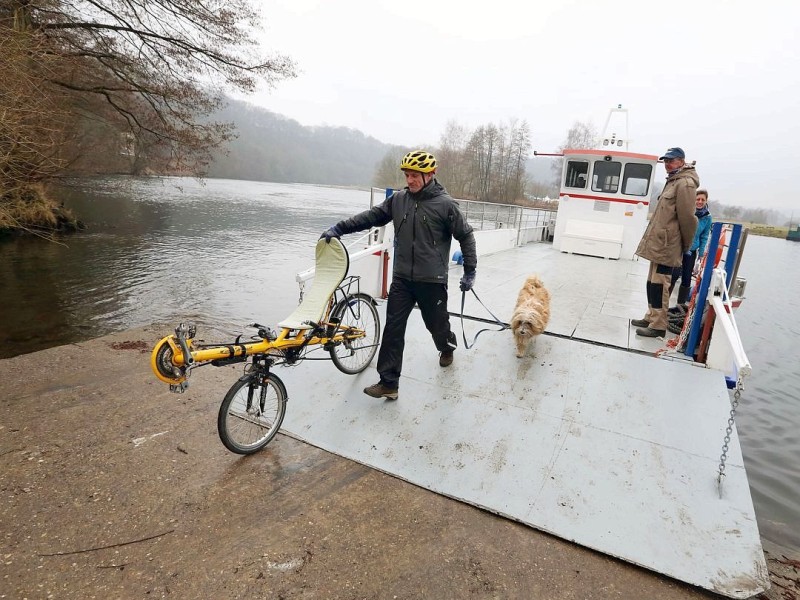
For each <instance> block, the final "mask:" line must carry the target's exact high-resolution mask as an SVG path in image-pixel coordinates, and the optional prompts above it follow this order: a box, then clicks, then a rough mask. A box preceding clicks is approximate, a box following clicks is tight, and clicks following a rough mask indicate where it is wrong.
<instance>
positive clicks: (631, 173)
mask: <svg viewBox="0 0 800 600" xmlns="http://www.w3.org/2000/svg"><path fill="white" fill-rule="evenodd" d="M652 174H653V165H643V164H641V163H628V164H627V165H625V175H624V176H623V177H622V193H623V194H630V195H631V196H646V195H647V188H648V186H649V184H650V176H651V175H652Z"/></svg>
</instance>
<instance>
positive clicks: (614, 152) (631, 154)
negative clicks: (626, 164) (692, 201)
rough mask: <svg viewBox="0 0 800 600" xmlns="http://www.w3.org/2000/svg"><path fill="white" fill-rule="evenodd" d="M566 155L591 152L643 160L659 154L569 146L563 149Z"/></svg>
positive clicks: (594, 154)
mask: <svg viewBox="0 0 800 600" xmlns="http://www.w3.org/2000/svg"><path fill="white" fill-rule="evenodd" d="M563 154H564V156H570V155H574V154H579V155H585V154H590V155H593V156H609V155H610V156H618V157H620V158H638V159H643V160H655V161H657V160H658V156H657V155H655V154H639V153H636V152H623V151H621V150H611V149H609V150H602V149H600V150H598V149H578V148H567V149H565V150H564V151H563Z"/></svg>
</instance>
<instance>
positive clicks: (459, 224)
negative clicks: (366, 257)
mask: <svg viewBox="0 0 800 600" xmlns="http://www.w3.org/2000/svg"><path fill="white" fill-rule="evenodd" d="M389 221H392V222H393V223H394V248H395V251H394V271H393V273H394V277H399V278H402V279H408V280H410V281H422V282H433V283H447V272H448V269H449V265H450V242H451V240H452V239H453V238H455V239H457V240H458V242H459V244H461V254H462V255H463V256H464V271H465V272H470V271H474V270H475V267H476V266H477V265H478V257H477V253H476V250H475V236H474V235H472V226H471V225H469V223H467V220H466V219H465V218H464V215H463V214H462V212H461V210H460V209H459V208H458V204H456V202H455V200H453V199H452V198H451V197H450V195H449V194H448V193H447V190H445V189H444V187H442V185H441V184H440V183H439V182H438V181H436V180H435V179H434V180H432V181H431V182H430V183H428V185H426V186H425V187H424V188H422V189H421V190H420V191H419V192H417V193H416V194H412V193H411V192H409V191H408V188H406V189H403V190H400V191H398V192H395V193H394V194H392V195H391V196H389V197H388V198H387V199H386V200H384V201H383V202H382V203H381V204H379V205H377V206H373V207H372V208H371V209H369V210H365V211H364V212H362V213H359V214H357V215H355V216H354V217H351V218H349V219H345V220H344V221H339V222H338V223H337V224H336V227H337V228H338V229H339V231H340V232H341V233H342V234H346V233H353V232H355V231H362V230H364V229H369V228H370V227H382V226H383V225H386V224H387V223H389Z"/></svg>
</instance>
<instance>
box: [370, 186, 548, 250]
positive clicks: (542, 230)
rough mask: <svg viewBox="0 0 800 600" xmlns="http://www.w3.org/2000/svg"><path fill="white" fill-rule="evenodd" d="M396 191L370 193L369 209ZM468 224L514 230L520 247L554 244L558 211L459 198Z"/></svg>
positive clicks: (389, 189)
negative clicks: (531, 244) (537, 243)
mask: <svg viewBox="0 0 800 600" xmlns="http://www.w3.org/2000/svg"><path fill="white" fill-rule="evenodd" d="M393 191H395V190H393V189H391V188H376V187H373V188H371V190H370V207H372V206H374V205H375V204H376V203H378V202H382V201H383V200H384V198H386V197H388V196H389V195H390V194H391V193H392V192H393ZM455 200H456V202H458V205H459V207H460V208H461V211H462V212H463V213H464V216H465V217H466V219H467V222H468V223H469V224H470V225H472V227H473V228H474V229H475V230H477V231H492V230H495V229H514V230H516V232H517V236H516V237H517V239H516V243H517V245H518V246H521V245H523V244H527V243H528V242H546V241H551V240H552V236H553V233H554V232H555V224H556V211H555V210H550V209H547V208H532V207H528V206H520V205H518V204H501V203H499V202H481V201H479V200H464V199H462V198H456V199H455Z"/></svg>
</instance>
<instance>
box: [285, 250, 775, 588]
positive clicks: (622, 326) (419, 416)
mask: <svg viewBox="0 0 800 600" xmlns="http://www.w3.org/2000/svg"><path fill="white" fill-rule="evenodd" d="M566 259H568V260H566ZM646 268H647V263H646V262H643V263H640V262H636V261H608V260H604V259H599V258H591V257H580V256H569V255H565V254H562V253H559V252H557V251H555V250H554V249H553V248H552V246H550V245H545V244H533V245H529V246H526V247H522V248H518V249H516V250H512V251H507V252H502V253H498V254H495V255H490V256H486V257H482V258H481V260H480V263H479V267H478V279H477V284H476V291H477V293H478V294H479V295H480V297H481V299H482V300H483V302H484V303H485V304H486V305H487V306H488V307H489V308H490V309H491V310H492V312H494V313H495V314H496V315H497V316H498V317H500V318H501V320H504V321H508V320H509V317H510V314H511V311H512V308H513V305H514V302H515V300H516V296H517V292H518V290H519V288H520V286H521V285H522V282H523V281H524V279H525V277H526V276H527V275H528V274H531V273H538V274H539V275H540V276H541V278H542V279H543V281H544V283H545V285H546V286H547V287H548V289H549V290H550V292H551V294H552V302H551V314H552V316H551V321H550V326H549V328H548V332H549V334H545V335H543V336H540V337H539V338H538V339H537V340H536V341H535V342H534V343H533V344H532V345H531V347H529V349H528V352H527V354H526V356H525V357H524V358H522V359H518V358H517V357H516V356H515V348H514V344H513V340H512V336H511V334H510V332H509V331H503V332H501V333H494V332H492V333H490V332H486V333H483V334H482V335H481V336H480V338H479V339H478V340H477V344H476V345H475V347H474V348H473V349H470V350H465V349H464V348H463V344H462V342H461V340H459V344H460V346H462V347H460V348H459V349H458V350H457V352H456V354H455V361H454V363H453V365H452V366H451V367H449V368H445V369H443V368H440V367H439V365H438V354H437V352H436V349H435V347H434V346H433V342H432V341H431V339H430V335H429V334H428V332H427V331H426V330H425V328H424V325H423V323H422V320H421V318H420V316H419V314H418V313H417V312H416V311H414V312H413V313H412V316H411V319H410V320H409V325H408V331H407V334H406V347H405V354H404V365H403V377H402V380H401V385H400V397H399V399H398V400H397V401H388V400H376V399H373V398H370V397H368V396H366V395H364V394H363V392H362V390H363V388H364V387H366V386H367V385H370V384H372V383H375V382H376V381H377V374H376V372H375V370H374V365H373V366H371V367H370V368H369V369H367V371H365V372H364V373H362V374H360V375H358V376H356V377H341V376H338V375H334V374H332V372H331V366H330V364H327V363H326V362H313V361H306V362H304V363H303V367H302V369H278V371H277V373H278V374H279V375H280V377H281V378H282V379H284V381H285V382H286V384H287V388H288V390H289V392H290V398H289V407H288V410H287V415H286V419H285V421H284V423H283V431H284V432H286V433H290V434H291V435H293V436H294V437H297V438H299V439H301V440H303V441H306V442H308V443H310V444H312V445H314V446H317V447H320V448H323V449H325V450H327V451H330V452H333V453H335V454H338V455H341V456H344V457H346V458H349V459H352V460H354V461H357V462H360V463H363V464H365V465H369V466H371V467H373V468H376V469H379V470H381V471H384V472H386V473H389V474H392V475H394V476H396V477H398V478H401V479H403V480H406V481H409V482H411V483H413V484H416V485H418V486H421V487H423V488H426V489H429V490H432V491H434V492H437V493H440V494H443V495H445V496H448V497H451V498H455V499H457V500H460V501H463V502H467V503H469V504H472V505H475V506H478V507H481V508H484V509H486V510H488V511H491V512H494V513H497V514H500V515H503V516H505V517H508V518H510V519H513V520H516V521H519V522H522V523H525V524H527V525H529V526H531V527H534V528H536V529H539V530H542V531H545V532H548V533H551V534H553V535H556V536H558V537H561V538H564V539H566V540H570V541H573V542H575V543H577V544H580V545H583V546H586V547H589V548H592V549H595V550H597V551H600V552H603V553H605V554H608V555H611V556H615V557H618V558H620V559H622V560H625V561H628V562H631V563H634V564H637V565H640V566H642V567H645V568H647V569H651V570H653V571H656V572H659V573H662V574H664V575H667V576H670V577H673V578H675V579H679V580H682V581H685V582H688V583H690V584H693V585H697V586H700V587H703V588H706V589H708V590H712V591H714V592H716V593H719V594H722V595H725V596H728V597H732V598H747V597H750V596H753V595H756V594H758V593H760V592H761V591H763V590H764V589H766V588H767V587H768V585H769V584H768V581H769V577H768V572H767V567H766V563H765V560H764V554H763V551H762V547H761V541H760V537H759V532H758V527H757V525H756V519H755V514H754V510H753V504H752V499H751V496H750V490H749V486H748V482H747V476H746V473H745V469H744V465H743V462H742V454H741V449H740V446H739V440H738V436H737V433H736V430H735V428H734V430H733V433H732V435H731V441H730V444H729V450H728V454H727V463H726V471H725V472H726V477H725V480H724V487H723V493H722V497H720V495H719V492H718V487H717V481H716V479H717V473H718V466H719V461H720V454H721V446H722V443H723V438H724V436H725V428H726V426H727V421H728V416H729V411H730V400H729V393H728V391H727V389H726V387H725V382H724V378H723V375H722V374H721V373H720V372H718V371H714V370H710V369H704V368H700V367H697V366H692V364H691V363H689V362H686V361H682V360H664V359H659V358H655V357H654V356H652V352H653V351H655V350H656V349H658V348H659V347H661V346H662V345H663V341H661V340H658V341H657V340H640V339H637V338H636V336H635V335H634V332H633V330H632V329H631V328H630V327H629V322H628V320H629V319H630V318H640V317H641V316H642V314H643V312H644V309H645V307H646V301H645V297H644V287H645V286H644V281H645V274H646ZM459 276H460V268H457V267H456V268H454V269H453V270H452V272H451V288H452V289H453V290H455V291H454V292H451V299H450V310H451V311H452V312H454V313H457V312H458V311H459V309H460V301H461V294H460V293H459V292H458V291H457V289H458V288H457V285H455V282H457V281H458V277H459ZM383 308H384V307H382V309H383ZM384 312H385V311H383V310H382V311H381V318H382V319H383V318H384ZM467 312H468V314H470V315H474V316H476V317H479V318H490V317H489V315H488V314H487V313H486V312H485V310H484V309H483V308H482V307H481V306H480V305H479V304H478V303H477V302H476V301H475V299H474V297H472V299H471V301H470V302H468V305H467ZM451 323H452V325H453V327H454V329H455V330H456V331H457V332H458V333H459V334H460V332H461V326H460V323H459V320H458V318H457V317H453V318H451ZM465 324H466V327H467V336H468V338H470V339H471V337H472V335H474V333H475V332H476V331H477V330H478V329H480V328H483V327H491V325H489V324H486V323H480V322H476V321H472V320H465ZM587 340H588V341H587ZM647 353H650V354H649V355H648V354H647Z"/></svg>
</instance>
